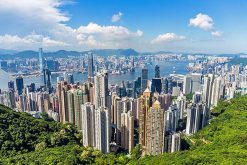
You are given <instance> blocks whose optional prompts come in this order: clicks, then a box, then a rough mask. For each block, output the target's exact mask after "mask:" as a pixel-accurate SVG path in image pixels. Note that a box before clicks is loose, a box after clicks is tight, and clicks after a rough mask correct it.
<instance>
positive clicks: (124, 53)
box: [84, 49, 139, 56]
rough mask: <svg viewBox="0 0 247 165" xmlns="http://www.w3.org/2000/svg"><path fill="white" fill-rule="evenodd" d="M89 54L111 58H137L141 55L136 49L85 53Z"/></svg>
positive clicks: (100, 50)
mask: <svg viewBox="0 0 247 165" xmlns="http://www.w3.org/2000/svg"><path fill="white" fill-rule="evenodd" d="M87 52H92V53H94V54H97V55H99V56H109V55H122V56H136V55H138V54H139V53H138V52H137V51H135V50H134V49H94V50H90V51H85V52H84V53H87Z"/></svg>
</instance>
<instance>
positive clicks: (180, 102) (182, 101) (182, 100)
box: [176, 95, 186, 119]
mask: <svg viewBox="0 0 247 165" xmlns="http://www.w3.org/2000/svg"><path fill="white" fill-rule="evenodd" d="M176 105H177V108H178V111H179V119H183V118H184V114H185V109H186V96H183V95H181V96H178V98H177V99H176Z"/></svg>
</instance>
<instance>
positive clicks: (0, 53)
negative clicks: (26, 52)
mask: <svg viewBox="0 0 247 165" xmlns="http://www.w3.org/2000/svg"><path fill="white" fill-rule="evenodd" d="M15 53H17V51H16V50H8V49H0V55H2V54H3V55H4V54H10V55H11V54H15Z"/></svg>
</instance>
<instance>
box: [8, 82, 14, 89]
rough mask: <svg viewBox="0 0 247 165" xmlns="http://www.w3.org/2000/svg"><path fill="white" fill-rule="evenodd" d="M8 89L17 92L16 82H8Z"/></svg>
mask: <svg viewBox="0 0 247 165" xmlns="http://www.w3.org/2000/svg"><path fill="white" fill-rule="evenodd" d="M8 88H9V90H12V91H15V83H14V81H9V82H8Z"/></svg>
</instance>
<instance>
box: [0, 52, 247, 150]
mask: <svg viewBox="0 0 247 165" xmlns="http://www.w3.org/2000/svg"><path fill="white" fill-rule="evenodd" d="M40 61H41V62H40V68H41V69H40V72H42V74H43V76H44V84H43V86H40V87H38V88H37V87H36V86H35V84H34V83H32V84H30V85H26V86H24V82H23V78H22V77H21V76H19V77H17V78H16V81H15V82H14V81H10V82H9V83H8V87H9V89H8V90H7V91H1V92H0V103H1V104H4V105H6V106H9V107H11V108H13V109H15V110H17V111H22V112H28V113H30V114H32V115H33V116H35V117H39V116H40V113H42V112H46V113H47V114H48V115H49V116H50V117H51V118H53V119H54V120H55V121H58V122H62V123H72V124H74V125H75V126H76V127H77V128H78V130H79V131H80V132H81V133H82V135H83V145H84V146H93V147H94V148H96V149H98V150H100V151H102V152H103V153H108V152H120V151H124V152H126V153H130V152H131V150H132V149H133V148H134V147H135V146H136V145H137V144H140V145H141V147H142V153H143V155H157V154H161V153H164V152H176V151H179V150H181V147H182V144H181V135H182V134H187V135H191V134H193V133H196V132H197V131H198V130H200V129H202V128H203V127H204V126H205V125H206V124H207V123H208V120H209V119H210V117H211V116H210V110H211V109H212V108H213V107H214V106H216V105H217V104H218V102H219V100H220V99H231V98H233V97H234V95H235V94H236V93H238V92H240V93H241V94H245V93H246V91H247V90H246V89H247V67H243V66H241V65H233V66H228V64H222V63H218V64H217V65H215V64H213V65H212V67H211V68H210V69H205V70H204V73H189V74H187V75H177V74H171V75H170V76H169V77H160V72H162V71H160V68H159V66H155V77H154V78H152V79H151V80H150V79H149V78H148V69H147V68H143V69H142V73H141V76H140V77H138V78H137V79H136V80H135V81H133V82H129V81H123V83H122V84H121V85H120V86H118V85H109V84H108V74H109V72H108V71H107V70H106V69H101V70H99V71H95V64H94V57H93V55H92V54H89V55H88V59H87V62H88V64H87V65H88V69H87V71H88V81H87V82H84V83H75V82H74V80H73V75H70V74H64V76H61V77H58V78H57V85H56V87H55V88H54V87H52V85H51V79H50V76H51V73H50V70H49V69H48V68H46V67H45V66H44V65H43V62H42V56H41V57H40ZM190 95H191V96H192V97H190ZM184 121H186V122H185V123H184ZM183 125H185V126H183Z"/></svg>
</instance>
